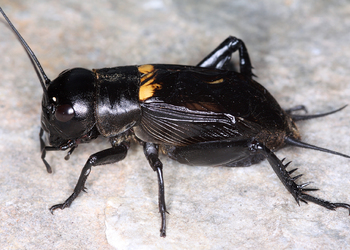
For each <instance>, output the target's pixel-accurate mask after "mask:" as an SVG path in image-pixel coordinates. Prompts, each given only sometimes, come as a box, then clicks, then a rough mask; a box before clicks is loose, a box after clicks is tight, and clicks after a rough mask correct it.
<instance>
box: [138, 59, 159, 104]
mask: <svg viewBox="0 0 350 250" xmlns="http://www.w3.org/2000/svg"><path fill="white" fill-rule="evenodd" d="M143 66H145V67H144V68H142V69H141V70H142V71H141V70H140V67H142V66H140V67H139V71H140V72H144V73H143V74H145V75H144V76H142V77H141V84H142V85H141V87H140V89H139V100H140V101H145V100H147V99H148V98H151V97H152V96H153V95H154V91H155V90H157V89H161V88H162V83H160V82H158V83H157V82H154V80H155V76H156V75H155V72H156V71H153V70H154V67H153V66H152V65H143ZM148 66H151V67H152V68H151V67H148ZM148 70H150V71H148Z"/></svg>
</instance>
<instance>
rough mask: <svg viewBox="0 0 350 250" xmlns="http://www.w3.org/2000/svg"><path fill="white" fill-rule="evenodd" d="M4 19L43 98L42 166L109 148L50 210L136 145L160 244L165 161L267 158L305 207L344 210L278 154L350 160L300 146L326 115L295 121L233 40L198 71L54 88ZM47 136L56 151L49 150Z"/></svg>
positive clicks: (114, 75) (100, 73)
mask: <svg viewBox="0 0 350 250" xmlns="http://www.w3.org/2000/svg"><path fill="white" fill-rule="evenodd" d="M0 12H1V13H2V15H3V16H4V18H5V19H6V20H7V22H8V24H9V25H10V26H11V28H12V30H13V31H14V32H15V33H16V35H17V37H18V39H19V40H20V42H21V44H22V45H23V47H24V48H25V50H26V52H27V54H28V56H29V58H30V60H31V62H32V64H33V66H34V69H35V71H36V73H37V75H38V78H39V80H40V83H41V85H42V89H43V99H42V116H41V130H40V144H41V152H42V155H41V158H42V160H43V162H44V164H45V166H46V168H47V171H48V172H49V173H51V172H52V170H51V167H50V165H49V164H48V162H47V161H46V160H45V155H46V152H47V151H56V150H67V149H69V151H68V154H67V156H66V159H68V158H69V156H70V155H71V154H72V152H73V151H74V149H75V148H76V147H77V146H78V145H79V144H81V143H88V142H90V141H92V140H94V139H96V138H97V137H98V136H100V135H101V136H103V137H106V138H108V139H109V141H110V143H111V148H108V149H106V150H102V151H100V152H97V153H95V154H93V155H91V156H90V157H89V159H88V160H87V162H86V164H85V166H84V168H83V169H82V172H81V175H80V177H79V180H78V183H77V184H76V186H75V188H74V192H73V194H72V195H71V196H70V197H69V198H68V199H67V200H66V201H65V202H63V203H61V204H57V205H54V206H52V207H51V208H50V211H51V212H52V213H53V211H54V210H56V209H58V208H60V209H64V208H66V207H69V206H70V205H71V204H72V202H73V201H74V199H75V198H76V197H77V196H78V195H79V194H80V192H81V191H84V190H85V182H86V180H87V177H88V176H89V174H90V172H91V167H92V166H99V165H104V164H110V163H114V162H118V161H121V160H123V159H124V158H125V157H126V154H127V152H128V148H129V145H130V141H131V140H136V141H138V142H139V143H140V144H141V145H142V146H143V149H144V154H145V156H146V158H147V160H148V162H149V164H150V166H151V168H152V169H153V170H154V171H156V172H157V176H158V187H159V212H160V214H161V229H160V236H162V237H165V235H166V213H167V210H166V205H165V198H164V180H163V173H162V168H163V165H162V162H161V161H160V160H159V157H158V154H159V151H160V152H161V153H163V154H166V155H168V156H169V157H170V158H172V159H174V160H176V161H178V162H180V163H183V164H188V165H207V166H217V165H221V166H227V167H238V166H249V165H251V164H255V163H258V162H260V161H262V160H263V159H265V158H267V160H268V161H269V163H270V165H271V167H272V169H273V170H274V171H275V173H276V175H277V176H278V178H279V179H280V181H281V182H282V184H283V185H284V186H285V188H286V189H287V190H288V191H289V192H290V193H291V194H292V195H293V197H294V199H295V200H296V201H297V203H298V204H299V202H300V201H302V202H305V203H307V202H308V201H310V202H313V203H316V204H318V205H320V206H323V207H325V208H327V209H331V210H335V209H336V208H338V207H343V208H346V209H348V210H349V212H350V205H349V204H346V203H332V202H329V201H326V200H322V199H320V198H316V197H314V196H311V195H310V194H308V192H309V191H315V190H317V189H314V188H306V186H307V185H308V184H310V183H309V182H308V183H304V184H297V183H296V182H295V181H296V180H297V179H298V178H299V177H300V176H301V175H298V176H294V177H292V176H291V175H292V173H293V172H294V171H295V170H296V169H292V170H289V171H288V170H286V168H287V166H288V165H289V163H290V162H289V163H286V164H284V163H283V160H280V159H279V158H277V156H276V155H275V154H274V151H276V150H278V149H280V148H281V147H283V146H286V145H290V146H297V147H303V148H309V149H314V150H319V151H323V152H327V153H331V154H336V155H340V156H343V157H347V158H350V156H348V155H345V154H342V153H338V152H335V151H331V150H328V149H324V148H320V147H317V146H313V145H310V144H307V143H304V142H302V141H301V140H300V135H299V132H298V129H297V127H296V125H295V122H296V121H299V120H306V119H311V118H316V117H322V116H325V115H329V114H332V113H335V112H337V111H339V110H341V109H343V108H344V107H345V106H344V107H342V108H340V109H337V110H334V111H331V112H328V113H323V114H317V115H297V114H296V113H295V111H297V110H303V109H305V107H304V106H297V107H294V108H291V109H287V110H283V109H282V108H281V107H280V105H279V104H278V103H277V101H276V100H275V99H274V98H273V96H272V95H271V94H270V93H269V92H268V91H267V90H266V89H265V88H264V87H263V86H262V85H260V84H259V83H257V82H256V81H254V80H253V79H252V77H253V76H254V75H253V73H252V66H251V62H250V59H249V55H248V51H247V49H246V47H245V45H244V43H243V41H241V40H240V39H237V38H235V37H232V36H230V37H228V38H227V39H226V40H225V41H223V42H222V43H221V44H220V45H219V46H218V47H217V48H216V49H215V50H214V51H213V52H211V53H210V54H209V55H208V56H206V57H205V58H204V59H203V60H202V61H201V62H200V63H198V64H197V65H196V66H182V65H166V64H146V65H140V66H123V67H114V68H103V69H94V70H92V71H91V70H87V69H83V68H74V69H69V70H65V71H63V72H62V73H61V74H59V76H58V77H57V78H56V79H55V80H53V81H50V80H49V78H48V77H47V76H46V74H45V73H44V70H43V69H42V67H41V65H40V63H39V61H38V60H37V58H36V56H35V55H34V53H33V51H32V50H31V49H30V48H29V46H28V45H27V43H26V42H25V41H24V39H23V38H22V36H21V35H20V34H19V32H18V31H17V30H16V28H15V27H14V26H13V24H12V23H11V22H10V20H9V19H8V18H7V16H6V15H5V13H4V12H3V10H2V9H1V8H0ZM236 51H238V52H239V58H240V61H239V62H240V73H238V72H235V71H232V70H229V65H230V60H231V55H232V54H233V53H234V52H236ZM44 132H45V133H46V134H47V135H48V138H49V144H50V146H48V145H46V144H45V141H44V139H43V135H44Z"/></svg>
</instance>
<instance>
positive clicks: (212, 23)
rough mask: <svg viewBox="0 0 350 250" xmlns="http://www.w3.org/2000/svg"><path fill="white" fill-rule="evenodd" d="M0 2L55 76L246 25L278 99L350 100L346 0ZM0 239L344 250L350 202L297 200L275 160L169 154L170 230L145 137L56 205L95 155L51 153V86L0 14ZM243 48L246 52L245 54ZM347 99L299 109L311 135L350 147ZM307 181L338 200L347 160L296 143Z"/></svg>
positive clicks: (181, 51) (173, 59)
mask: <svg viewBox="0 0 350 250" xmlns="http://www.w3.org/2000/svg"><path fill="white" fill-rule="evenodd" d="M1 7H2V8H3V9H4V10H5V11H6V13H7V14H8V16H9V17H10V18H11V20H12V21H13V22H14V24H15V25H16V27H17V28H18V30H19V31H20V32H21V34H22V35H23V37H24V38H25V39H26V40H27V42H28V43H29V45H30V46H31V47H32V49H33V50H34V52H35V53H36V55H37V57H38V59H39V60H40V62H41V63H42V66H43V67H44V69H45V71H46V73H47V75H48V76H49V77H50V78H51V79H53V78H55V77H56V76H57V74H58V73H60V72H61V71H62V70H64V69H66V68H70V67H76V66H81V67H86V68H101V67H108V66H118V65H133V64H143V63H177V64H196V63H197V62H199V61H200V60H201V59H202V58H203V57H204V56H206V54H207V53H209V52H210V51H211V50H212V49H214V48H215V47H216V46H217V45H218V44H219V43H220V42H221V41H223V40H224V39H225V38H226V37H227V36H228V35H234V36H237V37H239V38H242V39H243V40H244V41H245V43H246V45H247V47H248V49H249V51H250V56H251V60H252V63H253V65H254V67H255V69H254V72H255V74H256V75H258V76H259V78H258V79H257V80H258V81H259V82H260V83H262V84H263V85H264V86H265V87H266V88H267V89H269V91H270V92H271V93H272V94H273V95H274V96H275V98H276V99H277V100H278V101H279V102H280V104H281V105H282V106H283V107H285V108H288V107H292V106H295V105H299V104H304V105H306V106H307V107H308V110H309V112H310V113H318V112H323V111H329V110H332V109H335V108H338V107H340V106H342V105H345V104H348V103H349V100H350V88H349V81H350V80H349V79H350V72H349V68H350V60H349V58H350V46H349V41H350V33H349V30H350V3H349V2H348V1H345V0H344V1H337V2H335V1H326V0H323V1H300V0H294V1H293V0H286V1H277V0H263V1H258V2H257V1H224V0H218V1H215V2H214V1H200V2H198V1H194V0H190V1H171V0H163V1H162V0H151V1H141V2H140V1H134V0H132V1H124V2H122V1H107V0H105V1H95V2H87V1H81V2H78V1H73V0H64V1H38V0H36V1H34V0H28V1H13V0H12V1H6V0H3V1H2V3H1ZM0 29H1V32H0V54H1V60H0V65H1V66H0V72H1V74H0V81H1V84H0V114H1V122H0V245H1V248H2V249H57V248H60V249H74V248H79V249H113V248H114V247H115V248H118V249H190V248H194V249H232V248H242V249H245V248H250V249H251V248H258V249H268V248H275V249H320V248H322V249H347V248H349V247H350V246H349V242H350V236H349V231H350V219H349V216H348V213H347V211H346V210H344V209H339V210H337V211H336V212H333V211H328V210H326V209H324V208H322V207H319V206H317V205H314V204H310V205H305V204H301V206H300V207H299V206H297V204H296V203H295V201H294V199H293V198H292V196H291V195H290V194H289V193H288V192H287V191H286V190H285V189H284V187H283V185H282V184H281V183H280V181H279V180H278V178H277V177H276V175H275V174H274V173H273V171H272V169H271V167H270V166H269V164H268V163H267V162H266V161H264V162H262V163H261V164H257V165H254V166H251V167H249V168H232V169H229V168H222V167H217V168H208V167H188V166H183V165H179V164H177V163H176V162H174V161H172V160H169V159H167V158H165V157H163V158H162V161H163V163H164V175H165V183H166V185H165V187H166V202H167V208H168V211H169V215H168V227H167V237H166V238H165V239H164V238H160V237H159V227H160V216H159V214H158V204H157V193H158V191H157V178H156V174H155V173H154V172H153V171H152V170H151V168H150V167H149V166H148V163H147V161H146V160H145V159H144V156H143V153H142V150H141V148H140V147H138V146H137V145H134V146H133V147H132V148H131V150H130V151H129V153H128V156H127V159H126V160H124V161H122V162H120V163H118V164H112V165H107V166H101V167H97V168H94V169H93V170H92V173H91V175H90V177H89V179H88V181H87V185H86V186H87V188H88V193H83V194H82V195H80V196H79V197H78V198H77V199H76V200H75V202H74V203H73V205H72V206H71V207H70V208H68V209H65V210H64V211H55V214H54V215H51V214H50V212H49V211H48V208H49V207H50V206H51V205H53V204H56V203H58V202H62V201H64V200H65V199H66V198H67V197H68V196H69V195H70V194H71V192H72V190H73V188H74V186H75V183H76V181H77V179H78V176H79V174H80V171H81V168H82V166H83V165H84V163H85V161H86V160H87V158H88V156H89V155H90V154H92V153H94V152H97V151H98V150H101V149H103V148H106V147H108V143H106V142H105V141H104V140H102V139H98V140H97V141H96V143H90V144H88V145H81V146H80V147H79V148H78V149H77V150H76V152H74V154H73V155H72V157H71V159H70V161H68V162H67V161H65V160H64V159H63V157H64V155H65V153H64V152H55V153H53V152H48V156H47V160H48V161H49V162H50V163H51V165H52V167H53V170H54V173H53V174H48V173H47V172H46V170H45V167H44V165H43V164H42V162H41V159H40V152H39V141H38V132H39V126H40V99H41V95H42V93H41V87H40V84H39V83H38V80H37V79H36V75H35V73H34V71H33V69H32V66H31V64H30V62H29V60H28V58H27V57H26V54H25V52H24V51H23V49H22V48H21V46H20V44H19V43H18V42H17V40H16V38H15V37H14V36H13V34H12V33H11V31H10V30H9V29H8V28H7V26H6V25H5V24H4V22H1V23H0ZM236 61H237V58H236ZM349 124H350V109H349V108H347V109H345V110H343V111H342V112H339V113H337V114H334V115H332V116H329V117H325V118H321V119H317V120H312V121H305V122H300V126H299V127H300V130H301V134H302V136H303V139H304V141H306V142H309V143H312V144H315V145H319V146H322V147H327V148H330V149H334V150H337V151H340V152H344V153H349V154H350V147H349V143H350V138H349ZM277 155H278V157H280V158H283V157H287V160H293V163H292V166H293V167H298V168H299V170H298V172H297V173H304V174H305V175H304V176H303V177H302V180H301V181H310V180H311V181H313V182H314V183H313V184H312V185H313V186H314V187H318V188H320V189H321V190H320V191H318V192H317V193H315V195H317V196H318V197H322V198H325V199H328V200H331V201H334V202H348V203H349V202H350V195H349V189H350V182H349V176H350V161H349V160H348V159H345V158H341V157H337V156H333V155H327V154H324V153H321V152H315V151H310V150H303V149H295V148H286V149H283V150H281V151H279V152H277Z"/></svg>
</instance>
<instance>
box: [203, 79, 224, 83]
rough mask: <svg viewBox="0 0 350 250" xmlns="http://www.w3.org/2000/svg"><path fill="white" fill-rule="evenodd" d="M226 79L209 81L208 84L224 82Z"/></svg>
mask: <svg viewBox="0 0 350 250" xmlns="http://www.w3.org/2000/svg"><path fill="white" fill-rule="evenodd" d="M223 81H224V79H222V78H221V79H218V80H215V81H212V82H207V83H208V84H218V83H222V82H223Z"/></svg>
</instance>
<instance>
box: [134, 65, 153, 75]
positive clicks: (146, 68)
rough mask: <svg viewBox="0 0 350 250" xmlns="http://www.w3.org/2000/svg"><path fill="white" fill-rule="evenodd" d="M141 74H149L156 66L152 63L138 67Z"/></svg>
mask: <svg viewBox="0 0 350 250" xmlns="http://www.w3.org/2000/svg"><path fill="white" fill-rule="evenodd" d="M137 69H138V70H139V72H140V73H141V74H148V73H150V72H152V71H154V66H153V65H151V64H144V65H141V66H139V67H138V68H137Z"/></svg>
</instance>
